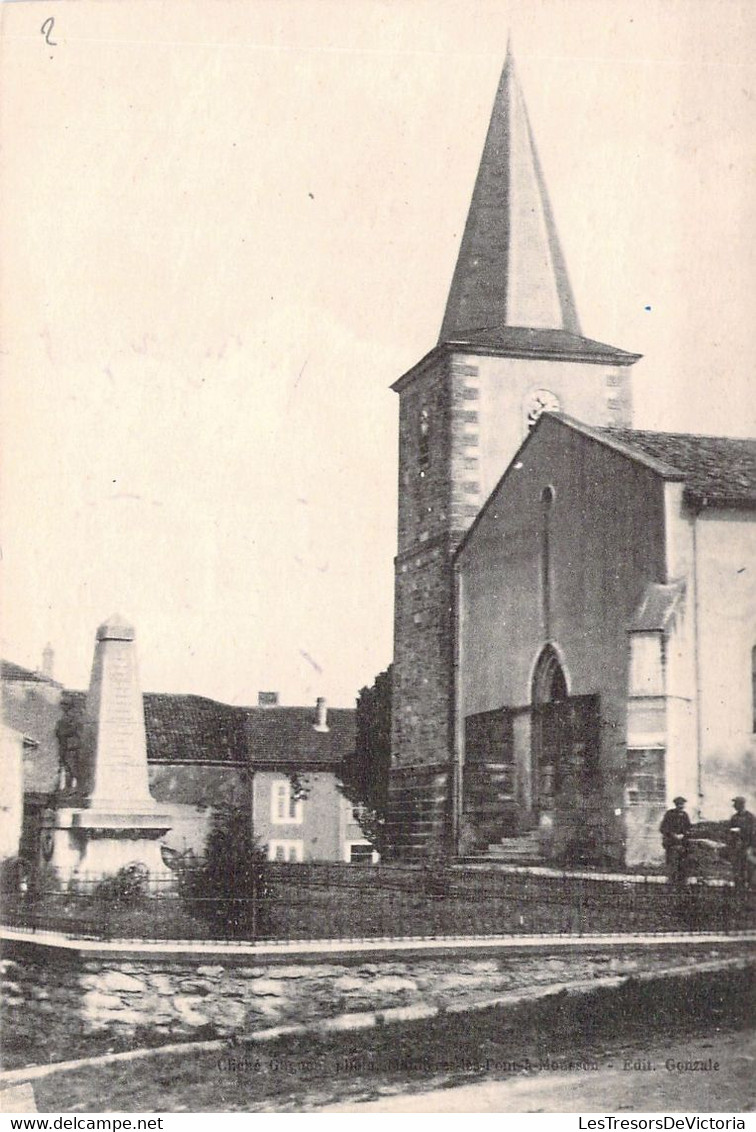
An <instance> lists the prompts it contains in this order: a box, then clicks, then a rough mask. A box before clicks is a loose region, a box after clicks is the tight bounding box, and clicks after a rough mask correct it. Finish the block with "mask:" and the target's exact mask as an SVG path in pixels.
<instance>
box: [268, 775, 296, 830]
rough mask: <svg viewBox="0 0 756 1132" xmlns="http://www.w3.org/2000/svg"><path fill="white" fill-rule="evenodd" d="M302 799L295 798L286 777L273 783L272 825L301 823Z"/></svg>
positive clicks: (271, 802)
mask: <svg viewBox="0 0 756 1132" xmlns="http://www.w3.org/2000/svg"><path fill="white" fill-rule="evenodd" d="M302 808H303V806H302V799H301V798H296V797H295V795H294V791H293V790H292V788H291V783H290V782H289V780H288V778H284V779H281V780H280V781H278V782H274V783H273V787H272V789H271V794H270V818H271V821H272V822H273V824H274V825H301V824H302Z"/></svg>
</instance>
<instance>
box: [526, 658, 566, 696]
mask: <svg viewBox="0 0 756 1132" xmlns="http://www.w3.org/2000/svg"><path fill="white" fill-rule="evenodd" d="M566 699H567V681H566V679H565V676H564V671H563V669H562V665H561V663H560V661H559V657H558V655H557V652H556V649H555V648H554V646H553V645H546V647H545V648H544V650H543V652H542V653H541V655H540V656H539V658H538V663H537V664H536V667H535V672H534V673H533V700H532V702H533V704H534V705H535V706H538V705H541V704H554V703H558V702H560V701H562V700H566Z"/></svg>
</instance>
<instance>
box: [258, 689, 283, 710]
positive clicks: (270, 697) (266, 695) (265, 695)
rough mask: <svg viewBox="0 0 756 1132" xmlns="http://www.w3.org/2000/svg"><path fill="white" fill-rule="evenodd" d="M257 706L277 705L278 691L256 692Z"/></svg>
mask: <svg viewBox="0 0 756 1132" xmlns="http://www.w3.org/2000/svg"><path fill="white" fill-rule="evenodd" d="M257 706H258V707H278V692H258V693H257Z"/></svg>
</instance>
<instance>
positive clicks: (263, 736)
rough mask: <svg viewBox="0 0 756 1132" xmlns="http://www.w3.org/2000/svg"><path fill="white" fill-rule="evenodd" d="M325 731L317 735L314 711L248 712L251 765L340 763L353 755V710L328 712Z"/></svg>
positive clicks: (252, 709) (263, 709)
mask: <svg viewBox="0 0 756 1132" xmlns="http://www.w3.org/2000/svg"><path fill="white" fill-rule="evenodd" d="M327 721H328V731H316V730H315V728H314V726H313V725H314V723H315V708H314V707H311V708H310V707H275V708H248V709H247V734H248V739H249V747H250V752H251V758H252V762H253V764H254V763H280V764H284V763H297V764H301V765H312V764H313V763H333V764H336V763H340V762H341V761H342V760H343V759H344V758H346V756H347V755H350V754H352V753H353V751H354V737H355V712H354V709H353V708H329V709H328V717H327Z"/></svg>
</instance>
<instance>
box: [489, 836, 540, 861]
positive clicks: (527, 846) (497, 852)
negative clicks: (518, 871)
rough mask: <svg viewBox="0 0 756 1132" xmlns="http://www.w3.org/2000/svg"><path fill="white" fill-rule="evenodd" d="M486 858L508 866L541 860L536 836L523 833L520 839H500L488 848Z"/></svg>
mask: <svg viewBox="0 0 756 1132" xmlns="http://www.w3.org/2000/svg"><path fill="white" fill-rule="evenodd" d="M486 856H488V857H492V858H495V859H496V860H497V861H505V862H507V863H508V864H513V865H519V864H526V863H527V864H534V863H537V862H539V861H540V860H541V851H540V844H539V841H538V834H537V833H534V832H531V833H524V834H522V835H521V836H520V837H502V838H501V840H500V841H496V842H494V844H493V845H489V846H488V852H487V854H486Z"/></svg>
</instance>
